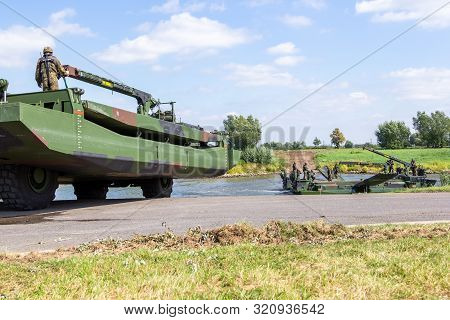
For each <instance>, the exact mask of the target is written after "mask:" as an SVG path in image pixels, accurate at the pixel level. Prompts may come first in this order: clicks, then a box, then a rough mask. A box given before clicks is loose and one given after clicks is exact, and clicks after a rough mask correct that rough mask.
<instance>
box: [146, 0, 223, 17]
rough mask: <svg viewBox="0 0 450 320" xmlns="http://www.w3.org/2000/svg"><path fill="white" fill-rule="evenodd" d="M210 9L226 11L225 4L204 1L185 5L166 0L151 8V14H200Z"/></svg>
mask: <svg viewBox="0 0 450 320" xmlns="http://www.w3.org/2000/svg"><path fill="white" fill-rule="evenodd" d="M205 9H208V10H210V11H225V4H224V3H223V2H211V3H207V2H202V1H188V2H186V3H185V4H184V5H182V4H181V3H180V0H166V1H165V2H164V3H162V4H160V5H154V6H152V7H151V8H150V12H155V13H166V14H174V13H180V12H198V11H202V10H205Z"/></svg>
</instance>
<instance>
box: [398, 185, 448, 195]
mask: <svg viewBox="0 0 450 320" xmlns="http://www.w3.org/2000/svg"><path fill="white" fill-rule="evenodd" d="M394 192H396V193H438V192H450V185H448V186H442V187H428V188H403V189H396V190H395V191H394Z"/></svg>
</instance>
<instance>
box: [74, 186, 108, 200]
mask: <svg viewBox="0 0 450 320" xmlns="http://www.w3.org/2000/svg"><path fill="white" fill-rule="evenodd" d="M73 188H74V193H75V195H76V196H77V199H78V200H105V199H106V194H107V193H108V189H109V188H108V184H106V183H101V182H81V183H74V184H73Z"/></svg>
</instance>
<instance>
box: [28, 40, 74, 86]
mask: <svg viewBox="0 0 450 320" xmlns="http://www.w3.org/2000/svg"><path fill="white" fill-rule="evenodd" d="M52 53H53V50H52V49H51V48H48V47H46V48H44V56H43V57H41V58H40V59H39V60H38V62H37V64H36V74H35V79H36V82H37V84H38V86H39V87H42V89H43V90H44V91H52V90H58V89H59V87H58V79H59V78H61V76H65V75H66V74H67V71H66V70H65V69H64V68H63V66H62V65H61V62H59V60H58V58H56V57H55V56H53V55H52ZM47 68H48V69H47Z"/></svg>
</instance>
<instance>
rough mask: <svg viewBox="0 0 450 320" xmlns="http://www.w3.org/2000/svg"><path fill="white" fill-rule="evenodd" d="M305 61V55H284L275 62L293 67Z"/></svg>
mask: <svg viewBox="0 0 450 320" xmlns="http://www.w3.org/2000/svg"><path fill="white" fill-rule="evenodd" d="M303 61H305V57H303V56H282V57H279V58H277V59H275V64H277V65H279V66H286V67H293V66H296V65H298V64H299V63H301V62H303Z"/></svg>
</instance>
